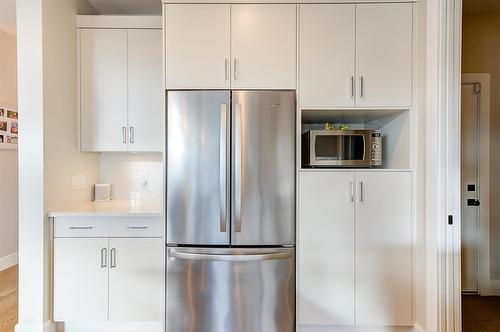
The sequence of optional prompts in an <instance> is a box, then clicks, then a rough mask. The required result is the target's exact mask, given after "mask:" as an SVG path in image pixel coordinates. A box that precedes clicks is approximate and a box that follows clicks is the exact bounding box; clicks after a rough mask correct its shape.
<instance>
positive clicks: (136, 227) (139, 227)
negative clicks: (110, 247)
mask: <svg viewBox="0 0 500 332" xmlns="http://www.w3.org/2000/svg"><path fill="white" fill-rule="evenodd" d="M148 228H149V227H148V226H127V229H131V230H138V229H148Z"/></svg>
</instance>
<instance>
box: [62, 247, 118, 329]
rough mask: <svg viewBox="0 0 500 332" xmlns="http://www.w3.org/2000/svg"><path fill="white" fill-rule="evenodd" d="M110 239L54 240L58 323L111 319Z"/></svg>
mask: <svg viewBox="0 0 500 332" xmlns="http://www.w3.org/2000/svg"><path fill="white" fill-rule="evenodd" d="M107 250H108V239H102V238H79V239H70V238H56V239H54V321H103V320H107V318H108V267H107V261H106V260H107Z"/></svg>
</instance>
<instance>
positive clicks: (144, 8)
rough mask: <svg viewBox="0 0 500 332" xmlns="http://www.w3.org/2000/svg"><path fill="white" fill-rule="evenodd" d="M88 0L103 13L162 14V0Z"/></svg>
mask: <svg viewBox="0 0 500 332" xmlns="http://www.w3.org/2000/svg"><path fill="white" fill-rule="evenodd" d="M0 1H5V0H0ZM88 2H90V4H91V5H92V6H94V8H95V9H96V10H97V11H98V12H99V13H100V14H102V15H161V0H88Z"/></svg>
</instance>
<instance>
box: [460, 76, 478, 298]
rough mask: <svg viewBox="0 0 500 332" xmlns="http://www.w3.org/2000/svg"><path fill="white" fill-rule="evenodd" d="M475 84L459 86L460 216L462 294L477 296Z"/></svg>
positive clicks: (476, 132) (476, 118) (476, 103)
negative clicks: (460, 124) (460, 128)
mask: <svg viewBox="0 0 500 332" xmlns="http://www.w3.org/2000/svg"><path fill="white" fill-rule="evenodd" d="M479 101H480V92H479V88H478V86H477V83H476V84H474V83H462V121H461V123H462V141H461V142H462V145H461V159H462V161H461V183H462V189H461V196H462V197H461V201H462V203H461V214H462V291H464V292H472V293H477V292H478V290H479V287H478V280H479V279H478V270H479V207H478V206H476V205H475V203H476V202H479V187H478V186H479V167H478V166H479V165H478V144H479V136H478V135H479V132H478V117H479Z"/></svg>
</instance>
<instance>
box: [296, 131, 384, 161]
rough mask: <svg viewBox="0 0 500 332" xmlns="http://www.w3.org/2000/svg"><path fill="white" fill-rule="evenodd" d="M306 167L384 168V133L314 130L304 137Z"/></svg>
mask: <svg viewBox="0 0 500 332" xmlns="http://www.w3.org/2000/svg"><path fill="white" fill-rule="evenodd" d="M302 163H303V166H304V167H373V166H380V165H382V134H381V132H380V130H310V131H308V132H306V133H304V134H302Z"/></svg>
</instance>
